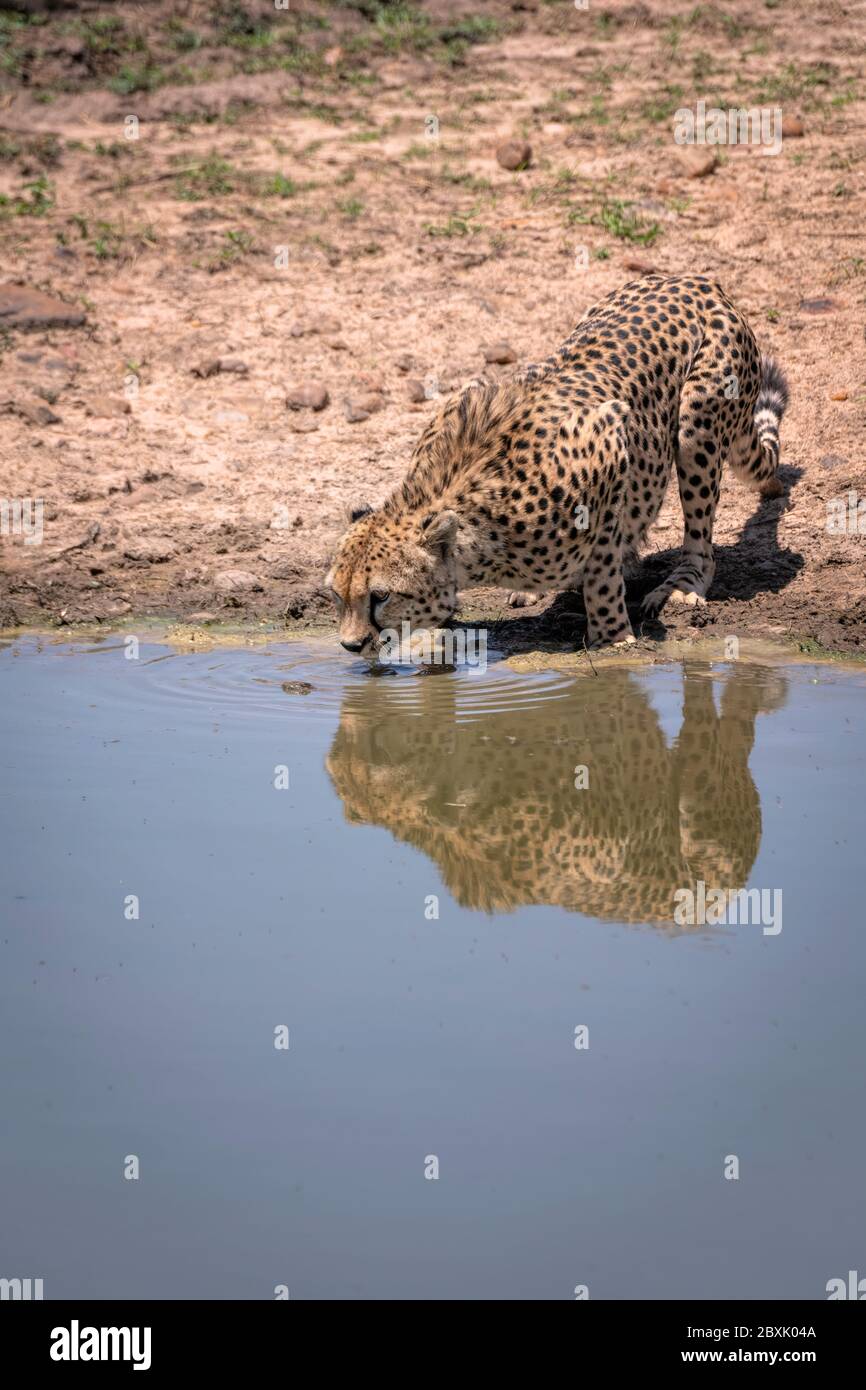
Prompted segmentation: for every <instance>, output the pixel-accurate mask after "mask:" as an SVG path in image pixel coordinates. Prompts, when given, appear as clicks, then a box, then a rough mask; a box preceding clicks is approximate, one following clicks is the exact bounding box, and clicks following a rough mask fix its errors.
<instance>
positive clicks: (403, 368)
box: [394, 352, 415, 372]
mask: <svg viewBox="0 0 866 1390" xmlns="http://www.w3.org/2000/svg"><path fill="white" fill-rule="evenodd" d="M394 366H395V367H396V368H397V371H398V372H411V370H412V368H413V367H414V366H415V359H414V357H410V356H409V354H408V352H404V353H403V356H402V357H398V358H397V359H396V361H395V362H394Z"/></svg>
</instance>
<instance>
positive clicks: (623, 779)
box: [0, 637, 866, 1299]
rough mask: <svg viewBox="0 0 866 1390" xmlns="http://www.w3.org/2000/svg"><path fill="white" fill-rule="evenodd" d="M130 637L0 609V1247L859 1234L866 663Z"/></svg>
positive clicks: (865, 1248) (460, 1269)
mask: <svg viewBox="0 0 866 1390" xmlns="http://www.w3.org/2000/svg"><path fill="white" fill-rule="evenodd" d="M128 650H129V648H128V647H126V646H125V645H124V643H123V641H122V640H121V639H119V638H117V637H115V638H112V639H108V640H106V641H105V642H103V643H100V644H97V645H90V646H88V645H87V644H84V643H78V644H74V645H66V646H63V645H59V644H52V643H48V642H43V641H39V640H37V639H33V638H27V639H22V640H19V641H16V642H14V643H12V644H7V645H5V647H4V649H3V650H2V651H0V724H2V739H0V763H2V792H0V844H2V851H0V854H2V884H3V919H4V920H3V926H2V929H0V1048H2V1056H3V1059H4V1065H3V1067H2V1070H0V1126H2V1144H0V1176H2V1186H0V1192H2V1196H0V1204H2V1212H0V1229H2V1243H0V1265H2V1267H0V1277H5V1278H13V1277H19V1278H25V1277H28V1278H42V1279H43V1280H44V1289H45V1296H46V1298H66V1297H85V1298H110V1297H117V1298H147V1297H156V1298H202V1297H203V1298H238V1297H240V1298H256V1299H270V1298H273V1297H274V1295H275V1289H277V1288H278V1287H279V1286H284V1287H285V1288H286V1289H287V1290H288V1291H289V1294H290V1296H291V1298H432V1299H436V1298H448V1297H450V1298H495V1299H508V1298H545V1299H571V1298H574V1297H575V1289H577V1288H581V1287H583V1286H585V1288H586V1289H587V1290H588V1293H589V1296H590V1297H591V1298H673V1297H693V1298H711V1297H720V1298H753V1299H754V1298H787V1299H793V1298H803V1299H811V1298H824V1297H826V1294H825V1287H826V1284H827V1281H828V1280H829V1279H831V1278H835V1277H842V1278H845V1277H847V1272H848V1270H849V1269H858V1270H860V1272H861V1273H862V1274H866V1205H864V1202H863V1164H864V1152H866V1109H864V1083H863V1017H864V1013H863V997H864V975H866V970H864V967H866V919H864V911H863V883H864V862H866V850H864V846H866V751H864V737H863V731H864V716H866V673H863V672H859V673H857V672H842V671H837V670H835V669H833V668H830V667H826V666H823V667H817V666H816V667H812V666H802V665H801V666H791V667H782V666H763V667H761V666H755V665H752V664H746V663H736V664H734V663H728V664H721V663H720V664H717V665H710V664H708V663H706V662H694V663H692V664H687V665H685V666H682V665H668V666H659V667H653V668H648V669H645V670H641V671H635V670H626V669H624V668H619V669H614V670H611V669H605V668H602V669H601V670H600V671H599V674H598V675H597V676H592V675H591V674H588V675H580V676H571V675H564V674H557V673H542V674H533V675H525V674H517V673H515V672H514V671H512V670H511V669H510V668H508V667H507V666H505V665H504V664H502V663H496V662H491V664H490V666H489V668H488V669H487V671H486V672H482V671H479V670H474V669H464V670H460V671H458V672H457V673H454V674H444V673H440V674H437V675H436V676H422V675H420V674H418V673H417V672H412V671H410V670H404V671H401V672H400V673H399V674H396V675H393V676H391V677H383V678H380V679H373V678H371V677H370V676H369V675H367V674H365V673H364V671H363V669H362V668H361V667H360V666H359V665H352V664H350V663H349V661H348V659H347V658H346V657H345V656H344V654H342V653H339V654H338V653H337V652H331V651H329V650H327V649H325V648H322V649H317V648H310V649H307V650H304V649H302V648H300V647H298V646H297V645H295V644H294V643H292V644H274V645H273V646H272V647H270V648H262V647H259V648H248V649H236V650H231V649H227V650H217V651H211V652H207V653H202V654H199V655H177V654H175V653H174V651H173V650H172V649H171V648H169V647H166V646H161V645H158V644H154V645H147V644H143V645H142V646H141V649H140V651H139V654H138V657H137V659H128V657H127V651H128ZM310 687H312V688H310ZM701 885H703V887H702V886H701ZM743 888H746V889H749V890H759V891H758V892H752V893H751V894H750V896H749V897H748V898H745V897H744V895H742V894H739V895H737V890H740V889H743ZM713 894H716V897H715V898H713ZM712 902H715V903H716V907H715V909H713V908H712V907H710V908H708V907H707V903H712ZM286 1044H288V1045H287V1046H286ZM437 1168H438V1176H436V1171H437ZM136 1169H137V1173H138V1176H137V1177H136V1176H134V1174H135V1172H136ZM127 1175H129V1176H127Z"/></svg>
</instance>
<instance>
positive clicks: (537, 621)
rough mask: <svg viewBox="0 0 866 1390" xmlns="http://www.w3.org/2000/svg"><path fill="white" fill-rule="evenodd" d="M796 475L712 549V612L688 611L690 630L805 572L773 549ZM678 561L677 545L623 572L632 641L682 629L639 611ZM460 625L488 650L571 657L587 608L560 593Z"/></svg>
mask: <svg viewBox="0 0 866 1390" xmlns="http://www.w3.org/2000/svg"><path fill="white" fill-rule="evenodd" d="M802 473H803V470H802V469H801V468H794V467H790V466H789V467H784V468H781V469H780V470H779V476H780V478H781V481H782V482H783V483H784V484H785V487H786V491H785V495H784V496H783V497H779V498H774V499H772V500H769V501H764V500H760V501H759V502H758V505H757V507H756V508H755V510H754V512H753V513H752V515H751V516H750V517H749V518H748V519H747V520H746V522H745V523H744V525H743V527H742V530H741V533H740V536H739V538H738V540H737V541H736V542H735V543H734V544H733V545H724V544H721V545H719V544H716V545H714V547H713V548H714V553H715V557H716V573H715V577H714V579H713V583H712V585H711V587H710V591H709V594H708V596H707V597H708V602H709V605H710V606H709V609H707V608H696V609H689V610H687V614H688V619H687V620H688V623H689V625H690V626H692V627H708V626H709V627H711V626H712V624H713V620H714V616H715V615H714V614H713V605H714V604H722V603H724V602H725V601H726V600H728V601H734V602H746V601H748V600H749V599H753V598H756V597H757V596H758V595H759V594H777V593H781V591H782V590H783V589H785V588H786V587H787V586H788V585H789V584H790V583H791V581H792V580H793V579H795V578H796V576H797V575H798V574H799V573H800V571H801V570H802V569H803V567H804V565H805V563H806V561H805V557H804V556H803V555H801V554H800V553H799V552H798V551H795V550H790V549H788V548H787V547H783V546H781V545H780V544H779V521H780V518H781V517H782V515H783V513H784V512H785V511H786V510H787V507H788V504H789V497H790V492H791V489H792V487H793V486H794V485H795V484H796V482H797V481H798V480H799V479H800V477H801V476H802ZM681 555H682V550H681V548H680V547H679V546H676V547H670V548H669V549H667V550H656V551H650V552H644V553H643V554H642V555H641V556H640V557H639V558H638V559H637V560H636V561H633V562H632V564H631V565H630V566H629V567H627V570H626V607H627V608H628V614H629V617H630V619H631V622H632V626H633V628H634V631H635V635H636V636H639V637H648V638H650V639H652V640H656V641H660V640H662V639H663V638H664V637H665V636H667V634H668V632H669V631H670V630H671V629H672V628H674V627H675V626H680V624H681V623H682V621H683V618H682V616H680V617H679V622H678V623H676V624H675V623H673V622H672V621H671V617H670V616H669V615H668V614H666V613H665V612H664V611H663V612H662V613H661V614H660V615H659V616H658V617H647V615H646V614H645V613H644V612H643V611H642V609H641V604H642V602H643V599H644V597H645V595H646V594H648V593H650V592H651V590H653V589H655V588H656V587H657V586H658V585H659V584H661V583H662V582H663V581H664V580H665V579H666V578H667V576H668V575H669V574H670V573H671V571H672V570H673V569H675V568H676V565H677V564H678V562H679V559H680V557H681ZM680 612H681V610H680ZM666 618H667V621H665V620H666ZM460 626H461V627H465V628H466V629H467V630H472V629H481V628H485V629H486V630H487V632H488V633H489V640H490V641H491V643H492V645H493V646H494V647H495V646H496V645H497V643H501V644H502V645H503V646H505V647H507V649H508V650H509V651H511V652H520V651H551V650H553V651H560V650H574V648H575V647H582V646H583V645H584V639H585V638H586V609H585V608H584V604H583V598H582V595H581V594H579V593H576V592H574V593H572V592H566V593H559V594H557V595H556V597H555V599H554V600H553V602H552V603H551V604H549V605H548V607H546V608H545V609H544V610H543V612H540V613H537V614H534V613H532V612H531V611H530V612H529V613H524V612H523V611H520V616H515V617H513V618H512V617H508V618H502V619H496V620H493V621H491V622H488V623H473V622H466V623H464V622H460Z"/></svg>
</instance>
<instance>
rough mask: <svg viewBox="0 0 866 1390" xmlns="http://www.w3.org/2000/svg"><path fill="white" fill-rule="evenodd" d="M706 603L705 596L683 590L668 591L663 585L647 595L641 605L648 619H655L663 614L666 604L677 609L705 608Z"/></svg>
mask: <svg viewBox="0 0 866 1390" xmlns="http://www.w3.org/2000/svg"><path fill="white" fill-rule="evenodd" d="M706 602H707V600H706V599H705V598H704V596H703V594H696V593H694V592H690V593H684V592H683V590H682V589H668V588H667V586H666V585H664V584H662V585H661V587H660V588H658V589H653V590H652V591H651V592H650V593H648V594H647V595H646V597H645V598H644V600H643V602H642V604H641V610H642V611H643V613H644V614H645V615H647V616H648V617H654V616H655V615H656V614H657V613H660V612H661V610H662V609H663V608H664V606H665V604H666V603H670V604H672V605H673V606H675V607H686V608H704V607H706Z"/></svg>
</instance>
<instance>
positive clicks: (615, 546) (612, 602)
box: [583, 532, 635, 648]
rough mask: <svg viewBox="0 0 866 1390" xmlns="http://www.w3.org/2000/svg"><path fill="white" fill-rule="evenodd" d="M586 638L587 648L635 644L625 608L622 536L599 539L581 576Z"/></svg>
mask: <svg viewBox="0 0 866 1390" xmlns="http://www.w3.org/2000/svg"><path fill="white" fill-rule="evenodd" d="M583 602H584V606H585V608H586V636H587V645H588V646H589V647H593V648H595V647H604V646H614V647H625V646H628V645H630V644H631V643H633V642H634V640H635V639H634V633H633V632H632V627H631V622H630V621H629V616H628V613H627V612H626V607H625V580H624V578H623V573H622V535H621V533H617V532H614V533H613V534H605V535H602V536H600V537H599V539H598V540H597V541H596V543H595V545H594V546H593V548H592V551H591V553H590V556H589V561H588V563H587V566H586V569H585V570H584V575H583Z"/></svg>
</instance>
